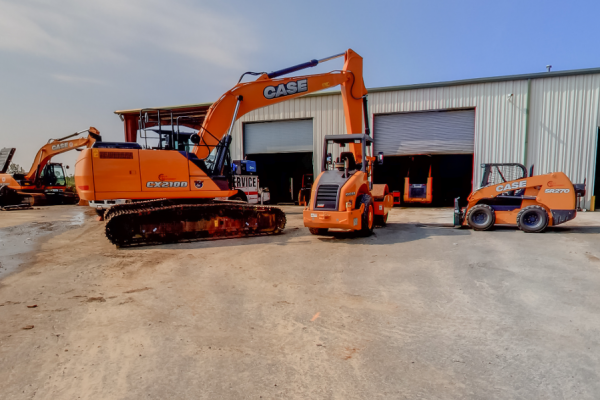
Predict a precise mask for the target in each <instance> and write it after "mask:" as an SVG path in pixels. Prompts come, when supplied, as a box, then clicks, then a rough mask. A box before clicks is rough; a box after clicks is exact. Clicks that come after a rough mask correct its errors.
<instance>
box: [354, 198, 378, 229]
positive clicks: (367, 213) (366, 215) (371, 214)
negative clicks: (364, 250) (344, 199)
mask: <svg viewBox="0 0 600 400" xmlns="http://www.w3.org/2000/svg"><path fill="white" fill-rule="evenodd" d="M361 204H364V205H365V210H364V211H363V213H362V215H361V216H360V219H361V220H360V231H358V233H359V235H360V236H365V237H366V236H371V235H372V234H373V227H374V226H375V206H374V203H373V198H372V197H371V196H369V195H368V194H363V195H362V196H359V197H358V199H357V201H356V208H358V209H359V208H360V206H361Z"/></svg>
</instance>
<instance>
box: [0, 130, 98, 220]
mask: <svg viewBox="0 0 600 400" xmlns="http://www.w3.org/2000/svg"><path fill="white" fill-rule="evenodd" d="M85 132H87V133H88V135H87V136H86V137H79V138H76V139H72V138H73V137H75V136H79V135H81V134H83V133H85ZM97 141H98V142H100V141H102V138H101V136H100V132H99V131H98V130H97V129H96V128H94V127H90V128H89V129H84V130H82V131H80V132H75V133H73V134H71V135H68V136H65V137H62V138H60V139H50V140H49V141H48V143H46V144H45V145H44V146H42V147H41V148H40V149H39V150H38V152H37V154H36V156H35V159H34V161H33V163H32V165H31V168H30V169H29V172H27V173H24V174H20V173H14V174H9V173H7V171H8V167H9V165H10V162H11V160H12V157H13V155H14V153H15V150H16V149H14V148H4V149H2V150H0V207H4V208H5V209H10V208H11V207H15V206H16V207H18V206H19V205H21V204H27V205H31V206H33V205H35V206H38V205H46V204H73V203H76V202H77V196H76V194H75V193H73V192H70V191H69V190H67V183H66V176H65V172H64V169H63V166H62V164H59V163H52V162H50V161H51V160H52V157H54V156H56V155H58V154H62V153H65V152H67V151H71V150H77V149H80V148H82V147H91V146H92V145H93V144H94V143H96V142H97ZM67 168H68V166H67Z"/></svg>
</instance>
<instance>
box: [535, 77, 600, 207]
mask: <svg viewBox="0 0 600 400" xmlns="http://www.w3.org/2000/svg"><path fill="white" fill-rule="evenodd" d="M531 92H532V97H531V99H532V101H531V106H530V108H531V112H530V123H529V130H530V131H529V140H528V146H527V161H528V163H529V164H534V165H535V167H534V168H535V174H544V173H548V172H554V171H562V172H564V173H566V174H567V176H568V177H569V178H570V179H571V181H572V182H573V183H583V180H584V179H586V178H587V193H586V197H585V200H586V201H585V205H582V207H589V204H590V199H591V196H592V194H593V189H594V188H593V183H594V179H595V176H594V174H595V165H596V164H595V161H596V160H595V158H596V146H597V143H596V138H597V134H598V133H597V129H598V126H599V125H600V119H599V117H600V116H599V112H600V75H575V76H565V77H560V78H546V79H534V80H532V82H531ZM596 203H597V202H596Z"/></svg>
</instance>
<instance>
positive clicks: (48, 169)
mask: <svg viewBox="0 0 600 400" xmlns="http://www.w3.org/2000/svg"><path fill="white" fill-rule="evenodd" d="M65 176H66V175H65V170H64V169H63V166H62V164H59V163H48V164H46V166H45V167H44V169H43V170H42V173H41V175H40V183H41V185H42V186H67V180H66V178H65Z"/></svg>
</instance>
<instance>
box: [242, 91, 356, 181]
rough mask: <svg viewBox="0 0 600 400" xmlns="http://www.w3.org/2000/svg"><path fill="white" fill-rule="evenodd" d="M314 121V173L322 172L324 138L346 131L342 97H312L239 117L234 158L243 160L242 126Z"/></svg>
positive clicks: (337, 95) (334, 95) (286, 102)
mask: <svg viewBox="0 0 600 400" xmlns="http://www.w3.org/2000/svg"><path fill="white" fill-rule="evenodd" d="M302 118H312V119H313V130H314V139H313V157H314V158H313V165H314V174H315V176H317V174H318V173H319V172H320V171H321V164H320V162H321V157H322V154H321V153H322V152H323V137H324V136H325V135H332V134H341V133H345V132H346V124H345V122H344V109H343V106H342V96H341V95H340V94H333V95H330V96H312V97H304V98H300V99H294V100H290V101H285V102H283V103H279V104H275V105H273V106H269V107H264V108H261V109H259V110H255V111H252V112H251V113H248V114H246V115H244V116H243V117H242V118H240V119H239V120H238V121H237V122H236V124H235V127H234V131H233V133H232V137H233V142H232V146H231V150H232V151H231V156H232V157H233V158H234V159H237V158H240V157H243V155H244V153H243V136H242V135H243V124H244V123H245V122H254V121H276V120H281V119H302Z"/></svg>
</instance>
